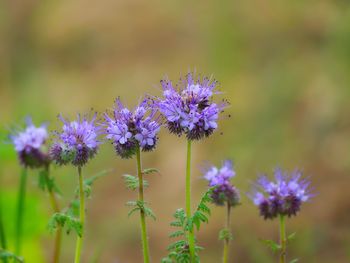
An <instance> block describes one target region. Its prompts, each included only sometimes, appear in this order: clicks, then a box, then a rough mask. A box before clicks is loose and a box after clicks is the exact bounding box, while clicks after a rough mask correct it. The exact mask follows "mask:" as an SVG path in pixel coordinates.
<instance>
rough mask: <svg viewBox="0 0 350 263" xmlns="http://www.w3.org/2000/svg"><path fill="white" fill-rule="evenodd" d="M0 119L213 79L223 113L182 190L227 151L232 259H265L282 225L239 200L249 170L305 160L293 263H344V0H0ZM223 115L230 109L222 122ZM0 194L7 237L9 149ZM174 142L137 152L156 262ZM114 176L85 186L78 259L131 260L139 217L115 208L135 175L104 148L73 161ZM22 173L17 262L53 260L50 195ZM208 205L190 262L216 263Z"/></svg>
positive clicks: (348, 31) (347, 204)
mask: <svg viewBox="0 0 350 263" xmlns="http://www.w3.org/2000/svg"><path fill="white" fill-rule="evenodd" d="M0 39H1V41H0V105H1V112H0V123H1V127H0V129H1V134H2V135H3V136H2V139H3V138H4V137H5V135H6V134H7V132H8V129H7V127H12V126H14V125H15V124H16V123H21V122H23V120H24V117H25V116H27V115H31V116H32V117H33V119H34V122H35V123H36V124H39V123H41V122H45V121H47V122H49V129H50V130H54V129H57V128H58V127H59V125H60V123H59V121H58V120H57V118H56V116H57V114H58V113H62V114H63V115H64V116H67V117H70V118H74V117H75V114H76V113H77V112H87V111H89V110H90V108H91V107H93V108H94V109H96V110H97V111H99V112H103V111H105V110H106V109H107V108H110V107H112V105H113V100H114V99H115V98H116V97H117V96H121V98H122V100H123V101H124V102H126V104H127V105H128V106H129V107H133V106H135V105H136V104H137V103H138V102H139V100H140V98H141V97H142V96H143V94H145V93H148V94H154V95H160V94H161V92H160V86H159V80H160V79H161V78H163V77H164V76H165V75H168V76H169V77H170V78H171V79H173V80H177V79H178V78H179V76H180V74H186V73H187V72H188V70H189V69H196V70H197V72H199V73H202V74H206V75H211V74H213V76H214V77H215V78H216V79H217V80H219V82H220V84H221V85H220V89H221V90H222V91H223V92H224V93H223V94H222V95H220V96H218V99H222V98H227V99H228V100H229V101H230V102H231V106H230V107H229V108H228V109H227V110H226V112H225V114H224V115H223V118H222V119H221V120H220V124H219V130H218V131H217V132H216V133H215V134H214V135H213V136H211V137H210V138H209V139H206V140H203V141H200V142H197V143H195V145H194V153H193V156H194V157H193V199H194V201H195V202H196V201H198V200H199V198H200V195H201V193H202V192H203V191H205V189H206V182H204V181H203V180H202V179H201V174H200V167H201V165H202V164H203V162H204V161H209V162H211V163H214V164H216V165H219V164H220V163H221V160H223V159H225V158H231V159H233V160H234V163H235V168H236V171H237V176H236V177H235V178H234V179H233V182H234V183H235V184H236V185H237V187H238V188H239V189H240V191H241V195H242V205H241V206H239V207H237V208H235V209H234V210H233V215H232V231H233V234H234V241H233V242H232V244H231V260H232V262H239V263H250V262H258V263H269V262H276V256H275V255H273V254H272V253H271V252H270V251H269V250H268V248H266V247H265V246H264V245H263V244H262V243H261V242H260V241H259V239H275V240H277V239H278V227H277V222H271V221H264V220H263V219H262V218H261V217H259V215H258V211H257V209H256V207H254V206H253V204H252V203H251V201H250V200H249V199H248V198H247V197H246V192H248V191H249V190H250V183H251V181H252V180H254V179H255V178H256V176H257V174H258V173H259V172H268V173H270V174H271V172H272V170H273V168H274V167H275V166H276V165H280V166H282V167H283V168H284V169H287V170H292V169H294V168H295V167H299V168H302V169H303V170H304V172H305V174H306V175H309V176H311V180H312V185H313V186H314V192H315V193H316V196H315V198H314V199H313V200H312V202H310V203H308V204H305V205H304V206H303V207H302V211H301V213H300V214H299V216H298V217H296V218H292V219H290V220H288V223H287V230H288V232H289V233H292V232H297V236H296V239H295V240H294V241H293V242H292V243H291V244H290V247H289V255H290V259H293V258H300V261H299V262H308V263H333V262H336V263H338V262H339V263H343V262H350V224H349V223H350V201H349V200H350V191H349V185H350V177H349V174H350V139H349V132H350V118H349V113H350V103H349V98H350V74H349V72H350V5H349V2H348V1H345V0H332V1H331V0H328V1H327V0H317V1H316V0H309V1H298V0H297V1H284V0H271V1H263V0H251V1H227V0H223V1H209V0H203V1H182V0H178V1H170V0H162V1H156V0H149V1H140V0H128V1H124V0H115V1H112V0H99V1H96V0H90V1H82V0H61V1H53V0H48V1H39V0H26V1H20V0H8V1H6V0H4V1H0ZM229 114H230V115H232V117H231V118H228V117H227V116H228V115H229ZM0 147H1V148H0V157H1V159H0V188H1V189H0V191H1V196H2V201H3V203H4V206H5V212H6V213H5V224H6V231H7V232H8V235H9V243H10V245H11V244H13V239H12V237H13V227H14V224H13V218H14V217H13V216H14V213H15V210H14V209H15V208H14V207H15V203H16V192H17V184H18V180H19V174H20V167H19V166H18V162H17V159H16V155H15V152H14V150H13V148H12V146H11V145H9V144H6V143H2V144H1V146H0ZM185 148H186V145H185V140H184V138H177V137H176V136H173V135H169V134H168V132H167V131H166V130H165V129H163V130H162V132H161V134H160V141H159V145H158V148H157V150H156V151H155V152H152V153H148V154H144V155H143V157H144V166H145V167H157V168H158V169H159V170H160V171H161V175H151V176H150V177H149V182H150V187H149V188H148V189H147V191H146V200H148V201H149V202H150V206H151V207H152V208H153V210H154V212H155V213H156V215H157V221H156V222H154V221H152V220H150V219H149V220H148V227H149V237H150V246H151V255H152V258H153V261H154V262H160V259H161V258H162V257H163V256H165V255H166V246H167V244H169V243H170V240H169V238H168V237H167V235H168V234H169V233H170V231H171V230H172V229H171V227H170V226H169V222H170V221H171V220H172V214H173V212H174V211H175V210H176V209H177V208H179V207H183V206H184V185H185V184H184V182H185V181H184V180H185V178H184V171H185V151H186V149H185ZM104 169H113V171H112V172H111V173H110V174H109V175H108V176H107V177H105V178H103V179H100V180H99V181H97V182H96V184H95V185H94V188H93V194H92V199H91V200H89V201H88V204H87V209H88V210H87V218H88V219H87V220H88V221H87V230H86V232H87V235H86V239H85V244H84V250H83V257H84V260H83V262H87V263H90V262H96V261H94V260H95V259H96V258H97V262H103V263H107V262H108V263H109V262H113V263H117V262H118V263H139V262H142V254H141V245H140V234H139V226H138V217H137V216H136V215H135V216H132V217H131V218H129V219H128V217H127V211H128V207H126V206H125V205H124V204H125V202H126V201H128V200H132V199H135V198H136V193H134V192H131V191H128V190H125V187H124V184H123V180H122V178H121V175H122V174H125V173H129V174H132V173H134V171H135V164H134V161H133V160H121V159H119V158H118V157H117V156H116V155H115V154H114V151H113V147H112V146H111V145H110V144H105V145H103V146H102V147H101V149H100V152H99V155H98V156H97V157H96V158H95V159H94V160H93V161H92V162H90V164H89V165H88V166H87V167H86V168H85V169H84V173H85V175H86V176H90V175H93V174H95V173H97V172H99V171H101V170H104ZM52 172H53V175H54V176H55V178H56V180H57V182H58V185H59V186H60V188H61V190H62V192H63V197H62V198H61V199H60V202H61V206H64V205H67V204H68V203H69V201H70V200H71V198H72V197H73V195H74V189H75V186H76V185H77V180H78V178H77V173H76V171H75V169H74V168H73V167H64V168H60V167H55V168H54V169H53V171H52ZM36 181H37V172H36V171H32V172H31V173H30V177H29V182H28V195H27V210H26V215H25V245H24V250H25V253H24V255H25V256H26V258H27V261H26V262H28V263H41V262H48V260H49V257H50V253H51V250H52V243H53V236H52V235H50V234H49V233H48V232H47V229H46V225H47V221H48V219H49V217H50V214H51V209H50V205H49V200H48V196H47V195H46V194H45V193H43V192H42V191H40V190H38V187H37V185H36V184H37V183H36ZM224 210H225V209H223V208H221V207H214V206H212V217H211V219H210V223H209V224H208V225H205V226H203V228H202V229H201V231H200V233H199V234H198V238H199V244H200V245H202V246H204V247H205V250H204V251H203V252H201V262H203V263H216V262H220V259H221V251H222V244H221V242H220V241H219V240H218V232H219V230H220V229H221V228H222V226H223V224H224V212H225V211H224ZM75 239H76V238H75V236H74V235H73V234H70V235H69V236H64V239H63V242H64V245H63V254H62V261H61V262H73V253H74V245H75Z"/></svg>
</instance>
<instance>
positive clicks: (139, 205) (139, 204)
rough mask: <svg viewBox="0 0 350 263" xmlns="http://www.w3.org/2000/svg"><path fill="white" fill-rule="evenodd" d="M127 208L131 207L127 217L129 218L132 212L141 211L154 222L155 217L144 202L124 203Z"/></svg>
mask: <svg viewBox="0 0 350 263" xmlns="http://www.w3.org/2000/svg"><path fill="white" fill-rule="evenodd" d="M126 205H127V206H133V207H134V208H132V209H131V210H130V211H129V213H128V216H129V217H130V216H131V215H132V214H133V213H134V212H136V211H143V212H144V214H145V215H146V216H149V217H152V218H153V219H154V220H156V216H155V214H154V213H153V211H152V209H151V208H149V207H147V205H146V203H145V202H142V201H128V202H127V203H126Z"/></svg>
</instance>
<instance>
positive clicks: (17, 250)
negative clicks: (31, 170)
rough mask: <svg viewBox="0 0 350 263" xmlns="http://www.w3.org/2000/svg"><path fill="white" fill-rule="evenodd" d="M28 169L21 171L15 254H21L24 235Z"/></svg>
mask: <svg viewBox="0 0 350 263" xmlns="http://www.w3.org/2000/svg"><path fill="white" fill-rule="evenodd" d="M26 182H27V169H26V168H24V169H23V170H22V173H21V178H20V184H19V192H18V203H17V218H16V236H15V254H16V255H20V254H21V245H22V235H23V215H24V209H25V195H26Z"/></svg>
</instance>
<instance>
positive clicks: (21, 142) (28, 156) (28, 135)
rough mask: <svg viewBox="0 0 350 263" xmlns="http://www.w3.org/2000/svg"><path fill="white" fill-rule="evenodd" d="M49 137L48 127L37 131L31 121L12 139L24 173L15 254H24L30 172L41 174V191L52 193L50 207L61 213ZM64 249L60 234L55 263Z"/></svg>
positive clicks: (27, 120)
mask: <svg viewBox="0 0 350 263" xmlns="http://www.w3.org/2000/svg"><path fill="white" fill-rule="evenodd" d="M48 137H49V133H48V131H47V125H46V124H42V125H41V126H39V127H37V126H35V125H34V123H33V121H32V119H31V118H29V117H28V118H27V119H26V127H25V129H23V130H21V131H17V132H15V133H13V134H11V135H10V139H11V141H12V143H13V145H14V148H15V151H16V152H17V156H18V159H19V162H20V164H21V166H22V167H23V171H22V173H21V178H20V187H19V190H18V204H17V216H16V239H15V254H16V255H20V254H21V252H22V251H21V248H22V234H23V233H22V228H23V215H24V210H25V193H26V181H27V169H32V170H39V183H38V185H39V187H40V188H41V189H42V190H46V189H47V191H48V193H49V196H50V200H51V206H52V209H53V211H54V212H59V205H58V200H57V196H56V194H58V193H59V190H58V187H57V186H56V183H55V181H54V178H52V177H51V176H50V170H49V167H50V163H51V159H50V156H49V153H48V147H47V141H48ZM60 245H61V232H60V231H57V233H56V238H55V244H54V253H53V259H52V262H54V263H56V262H58V261H59V254H60Z"/></svg>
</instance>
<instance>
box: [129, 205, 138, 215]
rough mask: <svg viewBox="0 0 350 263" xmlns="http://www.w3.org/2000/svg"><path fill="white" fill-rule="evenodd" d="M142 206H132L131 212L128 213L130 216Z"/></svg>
mask: <svg viewBox="0 0 350 263" xmlns="http://www.w3.org/2000/svg"><path fill="white" fill-rule="evenodd" d="M139 210H140V208H139V207H138V206H135V207H134V208H132V209H131V210H130V211H129V213H128V217H130V216H131V215H132V214H133V213H135V212H136V211H139Z"/></svg>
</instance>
